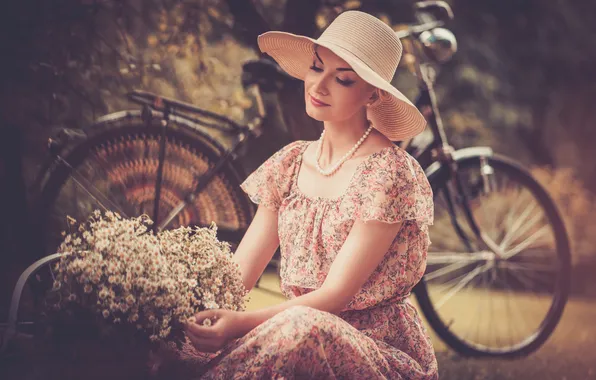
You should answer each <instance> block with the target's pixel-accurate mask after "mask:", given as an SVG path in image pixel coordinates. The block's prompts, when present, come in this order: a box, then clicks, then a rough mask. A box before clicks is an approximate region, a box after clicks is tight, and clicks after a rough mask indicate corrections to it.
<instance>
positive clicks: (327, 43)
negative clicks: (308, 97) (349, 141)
mask: <svg viewBox="0 0 596 380" xmlns="http://www.w3.org/2000/svg"><path fill="white" fill-rule="evenodd" d="M258 44H259V48H260V49H261V51H262V52H263V53H267V54H268V55H270V56H271V57H272V58H273V59H275V61H277V63H278V64H279V65H280V66H281V68H282V69H283V70H285V71H286V72H287V73H288V74H289V75H291V76H293V77H295V78H298V79H301V80H304V77H305V75H306V73H307V72H308V70H309V69H310V66H312V62H313V57H314V51H315V45H319V46H323V47H325V48H327V49H329V50H331V51H332V52H333V53H335V54H336V55H337V56H339V57H340V58H342V59H343V60H344V61H346V62H347V63H348V64H349V65H350V66H351V67H352V69H353V70H354V71H355V72H356V74H358V75H359V76H360V78H362V79H363V80H364V81H366V82H368V83H370V84H371V85H373V86H375V87H377V88H379V89H381V90H384V91H385V92H386V93H385V94H383V96H381V98H380V99H379V100H378V101H376V102H374V103H373V104H372V105H371V106H370V107H367V118H368V120H370V121H371V123H372V125H373V127H374V128H376V129H377V130H379V131H380V132H381V133H383V134H384V135H385V136H387V137H388V138H389V139H390V140H392V141H403V140H407V139H409V138H412V137H414V136H416V135H417V134H419V133H420V132H422V131H423V130H424V128H425V126H426V120H425V118H424V116H422V114H421V113H420V111H418V109H417V108H416V106H414V105H413V104H412V102H410V101H409V100H408V98H406V96H405V95H404V94H402V93H401V92H400V91H399V90H398V89H397V88H395V87H394V86H393V85H392V84H391V80H392V79H393V76H394V75H395V71H396V70H397V66H398V64H399V61H400V59H401V55H402V50H403V48H402V44H401V42H400V40H399V38H398V37H397V36H396V35H395V32H394V31H393V30H392V29H391V28H390V27H389V26H388V25H387V24H385V23H384V22H383V21H381V20H379V19H378V18H376V17H374V16H371V15H369V14H367V13H364V12H359V11H347V12H344V13H342V14H340V15H339V16H337V18H335V20H333V22H332V23H331V24H330V25H329V26H328V27H327V29H325V31H324V32H323V34H321V36H320V37H319V38H318V39H316V40H315V39H312V38H309V37H306V36H300V35H296V34H291V33H285V32H267V33H264V34H261V35H260V36H259V38H258Z"/></svg>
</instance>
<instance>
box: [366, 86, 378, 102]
mask: <svg viewBox="0 0 596 380" xmlns="http://www.w3.org/2000/svg"><path fill="white" fill-rule="evenodd" d="M380 98H381V96H380V94H379V89H378V88H375V89H374V90H373V92H372V94H370V97H369V98H368V103H366V105H367V106H369V107H370V106H372V105H373V104H375V103H376V102H377V101H378V100H379V99H380Z"/></svg>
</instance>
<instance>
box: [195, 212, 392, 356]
mask: <svg viewBox="0 0 596 380" xmlns="http://www.w3.org/2000/svg"><path fill="white" fill-rule="evenodd" d="M260 213H261V218H263V220H262V221H269V223H272V222H271V221H270V220H269V218H270V217H271V215H270V214H269V211H266V210H265V211H262V212H260ZM257 214H259V212H257ZM255 219H256V217H255ZM275 220H277V218H275ZM401 225H402V223H394V224H388V223H383V222H377V221H370V222H367V223H363V222H360V221H357V222H356V223H354V226H353V227H352V230H351V231H350V234H349V235H348V238H347V239H346V241H345V243H344V245H343V246H342V248H341V250H340V251H339V252H338V254H337V256H336V258H335V260H334V261H333V264H332V265H331V268H330V270H329V273H328V274H327V278H326V279H325V282H324V283H323V285H322V286H321V288H319V289H317V290H315V291H313V292H311V293H308V294H305V295H303V296H300V297H297V298H294V299H292V300H289V301H286V302H284V303H282V304H279V305H275V306H271V307H268V308H265V309H261V310H256V311H248V312H237V311H231V310H222V309H216V310H206V311H202V312H200V313H198V314H197V315H196V316H195V322H196V323H192V324H188V325H187V326H186V332H187V336H188V338H189V339H190V340H191V341H192V343H193V344H194V346H195V347H196V348H197V349H198V350H199V351H206V352H215V351H217V350H219V349H221V348H222V347H223V346H224V345H225V344H226V343H227V342H229V341H230V340H231V339H234V338H240V337H242V336H244V335H246V334H247V333H248V332H249V331H251V330H252V329H254V328H255V327H257V326H258V325H260V324H261V323H263V322H265V321H266V320H268V319H269V318H271V317H273V316H274V315H276V314H277V313H280V312H282V311H284V310H286V309H288V308H290V307H292V306H297V305H303V306H309V307H312V308H315V309H319V310H323V311H328V312H331V313H338V312H340V311H341V310H343V308H344V307H345V306H346V305H347V304H348V302H350V300H351V299H352V297H354V295H355V294H356V293H357V292H358V290H360V288H361V287H362V285H363V284H364V283H365V282H366V280H368V278H369V277H370V275H371V274H372V273H373V271H374V270H375V269H376V268H377V266H378V265H379V263H380V262H381V261H382V260H383V257H384V256H385V253H387V251H388V250H389V247H390V246H391V243H392V242H393V239H394V238H395V236H396V235H397V233H398V232H399V229H400V228H401ZM253 226H254V227H253ZM256 226H261V227H265V226H267V224H266V222H265V223H263V224H260V223H259V222H258V223H253V224H252V225H251V229H256ZM269 227H271V225H269ZM275 230H277V229H276V228H275ZM253 234H254V239H255V241H254V242H253ZM261 234H262V235H261ZM250 236H251V237H250V238H248V239H246V240H247V243H245V247H246V248H245V249H244V250H243V251H242V256H241V257H240V260H239V261H240V262H242V263H243V264H242V265H243V268H245V272H244V273H246V274H245V275H244V276H245V277H244V278H245V279H246V281H247V282H248V283H249V284H251V285H252V284H253V283H254V281H256V277H255V276H256V273H261V271H262V268H264V266H265V265H266V260H265V258H266V257H265V256H266V255H265V254H263V255H260V254H259V252H262V251H260V246H259V244H258V241H261V242H265V241H269V240H268V239H271V240H272V239H273V238H271V236H270V233H269V232H263V231H257V232H253V233H252V234H251V235H250ZM267 236H269V238H267ZM261 239H262V240H261ZM276 239H277V237H276ZM243 242H244V241H243ZM269 243H270V245H269V246H268V247H269V251H267V253H270V254H271V255H272V254H273V253H272V252H273V250H272V249H271V248H272V247H273V246H277V244H273V243H271V241H269ZM250 247H253V248H252V249H251V248H250ZM251 258H252V259H254V260H255V262H251ZM207 318H209V319H215V322H214V324H213V325H212V326H210V327H207V326H203V321H204V320H205V319H207Z"/></svg>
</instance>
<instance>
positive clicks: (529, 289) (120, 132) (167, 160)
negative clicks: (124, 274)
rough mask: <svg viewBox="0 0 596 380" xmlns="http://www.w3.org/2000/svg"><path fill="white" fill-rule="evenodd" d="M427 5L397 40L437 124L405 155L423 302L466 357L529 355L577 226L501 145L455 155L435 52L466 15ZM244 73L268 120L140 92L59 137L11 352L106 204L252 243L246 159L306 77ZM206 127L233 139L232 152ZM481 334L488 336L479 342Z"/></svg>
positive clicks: (552, 304)
mask: <svg viewBox="0 0 596 380" xmlns="http://www.w3.org/2000/svg"><path fill="white" fill-rule="evenodd" d="M415 7H416V8H415V10H416V15H417V17H418V21H419V23H418V24H416V25H413V26H410V27H409V28H408V29H406V30H402V31H398V32H396V33H397V34H398V36H399V37H400V38H402V39H404V40H409V41H410V42H411V43H412V46H413V49H412V54H414V56H415V57H416V62H417V63H416V74H417V76H418V78H419V83H420V95H419V97H418V99H417V101H416V106H417V107H418V108H419V109H421V110H422V111H423V113H425V114H426V116H427V118H428V124H429V128H427V130H426V132H425V133H424V134H422V135H420V136H418V137H416V138H414V139H413V140H411V141H404V142H400V143H399V144H400V145H401V146H402V147H403V148H404V149H406V150H407V151H408V152H410V153H411V154H412V155H413V156H414V157H416V158H417V159H418V161H419V162H420V164H421V165H422V167H423V168H424V169H425V172H426V175H427V177H428V179H429V182H430V183H431V186H432V189H433V191H434V194H435V224H434V226H432V228H431V240H432V241H433V244H432V245H431V249H430V250H429V252H428V259H427V270H426V273H425V275H424V277H423V279H422V280H421V281H420V282H419V283H418V284H417V285H416V287H415V288H414V290H413V293H414V294H415V296H416V299H417V301H418V303H419V305H420V308H421V310H422V312H423V314H424V316H425V317H426V319H427V321H428V322H429V324H430V326H431V327H432V328H433V329H434V330H435V331H436V332H437V334H438V336H439V337H440V338H441V339H442V340H444V341H445V342H446V343H447V344H448V345H449V346H450V347H451V348H452V349H453V350H455V351H456V352H458V353H460V354H463V355H467V356H495V357H506V358H511V357H519V356H523V355H528V354H530V353H532V352H534V351H535V350H537V349H538V348H539V347H540V346H541V345H542V344H543V343H544V342H545V341H546V340H547V339H548V337H549V336H550V335H551V334H552V332H553V331H554V329H555V327H556V325H557V323H558V322H559V320H560V318H561V315H562V312H563V309H564V307H565V304H566V301H567V297H568V293H569V281H570V249H569V241H568V237H567V233H566V231H565V226H564V224H563V221H562V219H561V216H560V214H559V212H558V210H557V207H556V205H555V204H554V202H553V201H552V199H551V198H550V197H549V195H548V193H547V192H546V190H545V189H544V188H543V187H542V186H541V185H540V184H539V183H538V182H537V181H536V180H535V179H534V178H533V177H532V175H531V174H530V173H529V172H528V171H527V170H526V169H525V168H524V167H523V166H522V165H520V164H518V163H516V162H515V161H514V160H512V159H510V158H507V157H504V156H501V155H498V154H496V153H494V152H493V151H492V149H491V148H489V147H469V148H464V149H460V150H454V149H453V148H452V147H451V146H450V145H449V144H448V141H447V137H446V134H445V131H444V127H443V123H442V119H441V116H440V113H439V110H438V105H437V100H436V97H435V93H434V89H433V80H434V78H433V69H432V64H436V63H440V62H441V61H442V60H444V59H445V58H449V57H448V55H449V54H447V57H446V56H442V57H441V56H439V55H437V54H438V53H441V50H440V48H441V47H440V46H437V45H435V46H433V43H436V42H437V41H434V42H433V38H434V39H436V38H437V37H438V36H439V37H440V35H441V34H443V35H444V36H447V37H448V38H452V42H453V43H455V37H454V36H453V35H452V34H450V32H449V31H448V30H447V29H443V28H442V26H444V25H445V23H446V22H447V21H448V20H450V19H452V18H453V13H452V11H451V9H450V8H449V6H448V5H447V4H446V3H444V2H441V1H425V2H420V3H417V4H416V6H415ZM439 42H441V43H442V42H444V41H439ZM433 49H434V50H433ZM443 52H444V50H443ZM454 52H455V51H451V54H453V53H454ZM243 69H244V75H243V79H242V82H243V85H244V87H245V88H247V91H252V92H253V93H254V96H255V99H256V108H257V112H258V115H257V116H256V117H255V118H254V119H253V120H252V121H251V122H249V123H248V124H247V125H238V124H237V123H235V122H233V121H232V120H229V119H227V118H226V117H224V116H222V115H217V114H214V113H211V112H208V111H206V110H203V109H200V108H197V107H195V106H193V105H191V104H187V103H183V102H179V101H176V100H174V99H168V98H165V97H161V96H158V95H156V94H151V93H148V92H142V91H134V92H132V93H129V94H128V96H129V98H130V99H131V100H132V101H133V102H135V103H138V104H140V105H141V106H142V109H141V110H140V111H121V112H116V113H114V114H110V115H106V116H104V117H101V118H99V119H98V120H97V122H96V123H94V124H93V125H91V126H89V127H86V128H84V129H83V130H82V131H79V130H63V131H61V133H59V134H58V135H57V136H56V137H53V138H51V139H50V141H49V152H50V156H51V158H50V159H49V161H48V164H47V165H46V166H45V167H44V168H43V169H42V172H41V173H42V175H40V176H39V178H40V180H39V184H38V185H39V187H40V189H41V190H40V193H39V197H38V201H37V203H36V205H37V206H36V211H37V214H36V220H38V221H39V226H38V227H39V232H40V233H42V235H40V236H44V240H43V241H42V244H43V247H40V252H41V254H40V257H42V258H41V259H40V260H39V261H38V262H36V263H34V264H33V265H31V266H30V267H29V269H28V270H27V271H25V272H24V273H23V275H22V276H21V279H19V282H18V284H17V287H16V289H15V292H14V296H13V304H12V307H11V314H10V316H9V327H8V330H7V331H8V332H9V334H5V339H4V347H6V345H7V342H8V340H9V338H11V337H13V336H14V335H15V334H16V333H17V330H19V329H20V328H23V327H24V326H25V323H22V321H19V320H18V319H19V315H18V312H19V301H20V299H21V293H22V291H23V289H24V286H25V284H26V283H28V280H29V279H30V278H35V277H33V276H32V275H33V274H34V273H37V274H38V276H39V277H40V278H41V279H42V281H30V283H31V288H32V289H33V292H32V293H33V294H34V295H35V294H41V293H42V291H43V290H44V289H45V286H46V285H45V284H46V283H45V282H44V281H43V278H44V276H41V275H40V274H42V273H44V271H45V276H51V269H50V267H49V263H50V262H52V261H53V260H55V259H57V258H58V257H59V255H56V254H54V255H51V254H52V253H53V252H54V251H55V248H56V246H57V245H58V243H59V241H60V239H61V236H60V234H59V233H60V232H61V231H62V230H64V229H65V228H62V227H61V225H60V223H61V222H62V223H64V222H65V221H66V215H70V216H72V217H75V218H76V219H84V218H85V217H86V216H87V215H89V214H90V213H91V212H92V211H93V209H95V208H97V207H102V208H105V209H110V210H113V211H117V212H119V213H120V214H121V215H123V216H136V215H139V214H141V213H148V214H149V215H150V216H151V218H152V219H153V220H154V222H155V224H154V225H153V227H154V231H159V230H162V229H164V228H172V227H176V226H180V225H188V224H194V225H199V226H207V225H209V223H210V222H211V221H212V220H213V221H215V222H216V223H217V225H218V226H219V231H218V236H219V237H220V238H221V239H222V240H226V241H230V242H232V243H233V242H239V241H240V239H241V238H242V235H243V233H244V231H245V229H246V227H247V226H248V223H249V222H250V220H251V219H252V217H253V216H254V211H255V206H254V205H253V204H252V203H251V202H250V200H249V199H248V198H247V196H246V195H245V194H244V193H243V192H242V191H241V190H240V188H239V184H240V182H241V181H242V179H243V178H245V177H246V173H245V170H244V169H243V167H242V166H241V165H240V163H239V161H240V159H241V158H243V157H245V156H246V152H247V151H248V146H249V145H250V142H251V141H253V140H254V139H256V138H257V137H259V136H260V135H261V134H263V133H267V132H268V130H267V127H268V124H269V122H270V120H268V118H267V116H268V113H267V111H266V105H267V102H266V101H264V100H263V97H262V96H261V94H267V93H275V92H276V91H278V90H279V89H280V88H281V86H283V85H284V83H287V82H288V81H289V80H293V79H290V78H289V77H288V76H287V75H286V74H285V73H284V72H282V71H281V70H280V68H279V67H278V66H276V65H275V64H274V63H272V62H271V61H268V60H263V59H261V60H257V61H252V62H248V63H245V64H244V66H243ZM205 128H209V129H211V130H216V131H218V132H219V133H221V134H222V135H226V136H227V137H228V138H229V141H228V145H229V147H226V146H225V144H224V143H222V140H221V139H218V138H215V137H213V136H212V135H210V134H208V133H206V131H205ZM280 148H281V146H280ZM80 197H84V198H83V199H81V198H80ZM487 208H490V210H489V211H490V212H491V215H492V216H493V217H494V220H493V221H492V222H490V221H489V216H491V215H487V214H486V209H487ZM164 210H165V212H164ZM514 211H515V212H514ZM517 211H520V213H519V215H518V218H517V219H516V218H515V216H516V212H517ZM528 234H529V236H528ZM549 254H550V255H549ZM48 255H49V256H48ZM536 259H537V260H536ZM532 269H535V270H534V271H532ZM36 284H37V285H36ZM534 285H536V287H535V288H534V287H533V286H534ZM512 299H513V301H516V302H517V303H522V304H523V311H524V313H530V312H531V313H533V314H534V315H533V318H532V319H533V321H532V325H531V326H530V327H529V328H527V325H526V320H525V319H524V318H523V315H524V313H521V312H520V311H519V310H518V314H517V315H516V316H511V315H509V316H508V317H506V318H502V317H501V316H500V315H499V313H502V312H503V311H504V310H505V309H506V311H509V310H510V308H511V304H510V303H511V302H512V301H511V300H512ZM470 300H472V302H475V303H476V305H475V308H476V310H475V312H474V313H473V315H471V316H467V317H466V316H465V315H462V313H461V310H463V309H464V308H462V302H470ZM485 302H489V303H490V310H488V311H487V310H486V309H485V310H483V309H482V305H483V304H484V303H485ZM493 302H494V303H493ZM495 304H497V306H499V308H497V309H496V310H495ZM530 304H531V305H532V306H533V307H534V309H530V308H529V306H528V305H530ZM34 308H35V305H34ZM536 308H538V309H540V310H541V312H540V313H537V312H536V310H535V309H536ZM483 312H484V313H485V314H486V313H487V314H488V315H485V314H482V313H483ZM479 314H481V315H480V316H479V317H478V318H476V319H474V318H475V317H477V316H478V315H479ZM538 314H539V315H538ZM520 315H521V316H522V318H521V321H522V322H523V323H524V326H523V327H526V328H525V329H523V330H522V331H521V332H520V331H519V330H518V328H519V327H520V326H518V325H515V326H513V325H512V323H518V322H519V321H520V319H519V317H520ZM493 318H495V319H496V318H498V320H495V321H493ZM493 322H495V323H493ZM474 323H476V325H475V326H474ZM33 326H34V325H33ZM474 329H475V330H476V333H477V334H476V336H475V337H474V338H471V337H470V334H471V333H472V331H471V330H474ZM514 330H515V331H514ZM507 334H509V335H508V336H507ZM503 339H506V340H507V341H506V342H504V341H503Z"/></svg>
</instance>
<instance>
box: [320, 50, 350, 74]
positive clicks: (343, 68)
mask: <svg viewBox="0 0 596 380" xmlns="http://www.w3.org/2000/svg"><path fill="white" fill-rule="evenodd" d="M315 55H316V56H317V58H318V59H319V61H321V63H322V64H325V62H323V60H322V59H321V56H320V55H319V53H317V51H316V50H315ZM336 70H337V71H354V69H352V68H350V67H338V68H337V69H336Z"/></svg>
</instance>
